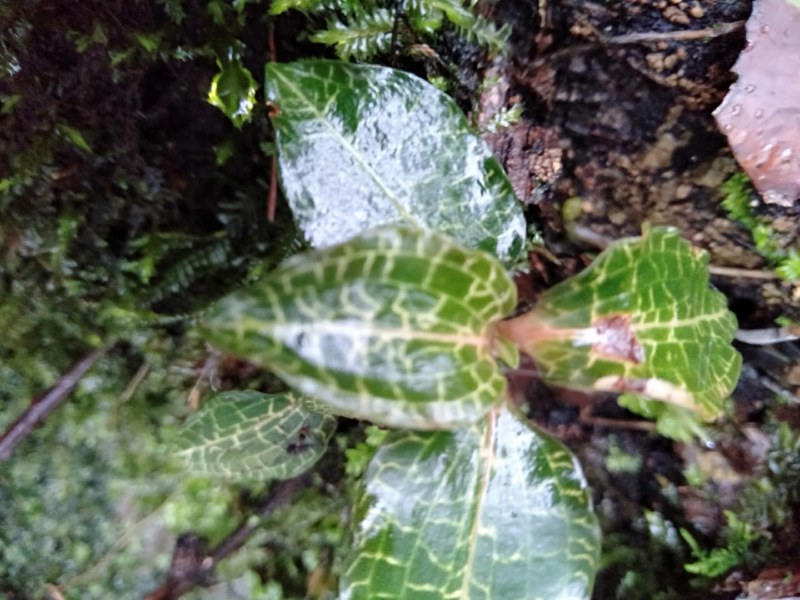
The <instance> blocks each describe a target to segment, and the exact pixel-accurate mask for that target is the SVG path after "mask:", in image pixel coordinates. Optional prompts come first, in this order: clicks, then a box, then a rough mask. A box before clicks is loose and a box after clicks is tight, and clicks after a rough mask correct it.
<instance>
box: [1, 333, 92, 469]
mask: <svg viewBox="0 0 800 600" xmlns="http://www.w3.org/2000/svg"><path fill="white" fill-rule="evenodd" d="M105 352H106V348H95V349H94V350H92V351H91V352H89V353H88V354H87V355H86V356H84V357H83V358H82V359H81V360H80V361H78V362H77V363H76V364H75V366H73V367H72V368H71V369H70V370H69V371H68V372H67V373H65V374H64V375H62V376H61V378H60V379H59V380H58V382H57V383H56V384H55V385H54V386H53V387H51V388H50V389H49V390H47V391H46V392H45V393H44V394H43V395H41V396H39V397H38V398H34V400H33V401H32V402H31V404H30V406H29V407H28V408H26V409H25V411H24V412H23V413H22V414H21V415H20V416H19V417H17V420H16V421H14V422H13V423H12V424H11V425H10V426H9V427H8V429H6V431H5V432H4V433H3V435H2V436H0V461H4V460H6V459H7V458H8V457H9V456H11V453H12V452H13V451H14V448H16V447H17V445H18V444H19V443H20V442H21V441H22V440H24V439H25V437H26V436H27V435H28V434H29V433H30V432H31V430H32V429H33V428H34V427H36V425H38V424H39V423H41V422H42V421H44V419H45V418H46V417H47V415H49V414H50V413H51V412H53V411H54V410H55V409H56V408H58V407H59V406H60V405H61V403H62V402H64V400H66V399H67V398H68V397H69V395H70V394H71V393H72V392H73V391H74V390H75V388H76V387H77V385H78V383H79V382H80V380H81V378H82V377H83V376H84V375H86V372H87V371H88V370H89V369H91V368H92V366H93V365H94V364H95V363H96V362H97V360H98V359H99V358H100V357H101V356H103V354H105Z"/></svg>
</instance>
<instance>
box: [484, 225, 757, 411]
mask: <svg viewBox="0 0 800 600" xmlns="http://www.w3.org/2000/svg"><path fill="white" fill-rule="evenodd" d="M496 329H497V333H498V335H499V336H500V337H502V338H505V339H509V340H512V341H513V342H515V343H516V344H517V345H518V346H519V347H520V349H522V350H523V351H524V352H526V353H527V354H529V355H530V356H531V357H532V358H533V359H534V361H535V362H536V364H537V367H538V370H539V373H540V374H541V376H542V378H543V379H544V380H545V381H548V382H550V383H552V384H555V385H560V386H564V387H568V388H572V389H583V390H588V391H610V392H620V393H631V394H636V395H638V396H642V397H647V398H649V399H650V400H655V401H657V402H650V403H649V404H651V405H654V406H655V407H654V408H652V409H651V408H650V407H646V413H647V415H648V416H655V417H660V416H661V415H662V414H664V411H665V410H666V407H667V406H671V407H675V410H681V411H685V410H688V411H690V412H692V413H694V414H696V415H698V416H699V417H700V418H702V419H713V418H715V417H717V416H719V415H720V414H721V413H722V409H723V403H724V401H725V399H726V398H727V397H728V395H729V394H730V393H731V391H732V390H733V387H734V385H735V384H736V381H737V379H738V376H739V368H740V366H741V357H740V356H739V354H738V353H737V352H736V350H734V349H733V346H731V340H732V338H733V334H734V332H735V331H736V319H735V317H734V316H733V314H732V313H731V312H730V311H729V310H728V307H727V305H726V300H725V297H724V296H723V295H722V294H720V293H719V292H716V291H714V290H711V289H710V288H709V286H708V256H707V255H706V254H705V253H698V252H696V251H695V250H694V249H693V248H692V247H691V246H690V245H689V244H688V243H687V242H686V241H685V240H683V239H681V237H680V236H679V235H678V232H677V231H676V230H674V229H667V228H653V229H651V230H645V232H644V235H643V236H642V237H641V238H635V239H624V240H619V241H617V242H615V243H613V244H611V245H610V246H609V247H608V248H607V249H606V250H605V251H604V252H603V253H602V254H600V256H598V257H597V258H596V259H595V261H594V262H593V263H592V265H591V266H590V267H589V268H587V269H586V270H585V271H583V272H582V273H580V274H579V275H577V276H575V277H572V278H570V279H568V280H566V281H563V282H562V283H560V284H558V285H556V286H555V287H552V288H550V289H549V290H547V291H546V292H545V293H544V294H542V295H541V296H540V297H539V300H538V302H537V304H536V306H535V307H534V309H533V310H532V311H531V312H529V313H526V314H524V315H522V316H519V317H516V318H514V319H510V320H508V321H502V322H501V323H498V324H497V326H496ZM638 412H644V411H638ZM673 412H674V411H673Z"/></svg>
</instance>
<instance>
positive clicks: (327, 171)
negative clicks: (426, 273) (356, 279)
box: [266, 60, 525, 263]
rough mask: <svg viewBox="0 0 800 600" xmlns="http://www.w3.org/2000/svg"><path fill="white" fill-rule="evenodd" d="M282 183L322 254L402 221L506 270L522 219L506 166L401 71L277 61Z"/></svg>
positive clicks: (440, 98) (435, 94)
mask: <svg viewBox="0 0 800 600" xmlns="http://www.w3.org/2000/svg"><path fill="white" fill-rule="evenodd" d="M266 92H267V97H268V99H269V100H270V101H271V102H272V103H273V114H274V116H273V118H272V123H273V125H274V127H275V135H276V143H277V147H278V159H279V164H280V173H281V182H282V186H283V190H284V193H285V195H286V199H287V200H288V201H289V204H290V205H291V207H292V212H293V213H294V216H295V219H297V222H298V224H299V225H300V228H301V229H302V230H303V231H304V232H305V234H306V237H307V238H308V240H309V241H310V242H311V244H312V245H313V246H314V247H316V248H323V247H327V246H331V245H334V244H338V243H340V242H343V241H345V240H347V239H349V238H351V237H353V236H355V235H358V234H359V233H361V232H362V231H366V230H367V229H370V228H373V227H376V226H379V225H388V224H406V225H413V226H415V227H420V228H429V229H435V230H438V231H442V232H444V233H448V234H450V235H451V236H453V237H454V238H456V239H457V240H458V241H459V242H461V243H462V244H463V245H464V246H466V247H468V248H479V249H482V250H486V251H487V252H491V253H493V254H495V255H496V256H497V257H499V258H500V259H501V260H503V261H505V262H507V263H514V262H516V261H517V260H519V259H520V257H521V256H522V255H523V243H524V240H525V219H524V218H523V216H522V210H521V208H520V205H519V202H518V201H517V199H516V198H515V196H514V192H513V190H512V188H511V184H510V183H509V181H508V178H507V177H506V175H505V173H504V172H503V169H502V167H501V166H500V164H499V163H498V162H497V160H496V159H495V158H494V157H493V156H492V152H491V150H490V149H489V147H488V146H487V145H486V143H485V142H484V141H483V140H482V139H481V138H480V137H479V136H478V135H476V134H475V133H474V132H473V131H472V130H471V129H470V127H469V125H468V123H467V120H466V118H465V117H464V115H463V114H462V113H461V111H460V110H459V108H458V106H457V105H456V104H455V102H453V100H452V99H451V98H449V97H448V96H446V95H445V94H443V93H441V92H440V91H439V90H437V89H436V88H435V87H433V86H432V85H430V84H429V83H427V82H425V81H423V80H422V79H419V78H418V77H415V76H414V75H410V74H408V73H405V72H403V71H398V70H395V69H390V68H387V67H378V66H370V65H354V64H348V63H344V62H339V61H329V60H305V61H298V62H294V63H288V64H277V63H269V64H268V65H267V68H266Z"/></svg>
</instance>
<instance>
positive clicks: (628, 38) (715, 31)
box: [531, 21, 744, 67]
mask: <svg viewBox="0 0 800 600" xmlns="http://www.w3.org/2000/svg"><path fill="white" fill-rule="evenodd" d="M742 27H744V21H733V22H731V23H720V24H719V25H718V26H715V27H706V28H704V29H688V30H686V29H684V30H678V31H642V32H634V33H626V34H622V35H616V36H604V35H603V34H601V33H600V32H599V31H598V30H597V29H595V28H592V31H593V32H594V34H595V35H596V36H597V40H596V41H589V42H586V43H583V44H576V45H574V46H567V47H566V48H561V49H560V50H556V51H555V52H551V53H549V54H546V55H544V56H541V57H540V58H538V59H537V60H535V61H534V62H533V63H532V65H531V66H532V67H541V66H543V65H544V64H546V63H548V62H552V61H553V60H555V59H560V58H564V57H568V56H572V55H574V54H580V53H581V52H590V51H592V50H596V49H598V48H603V47H604V46H625V45H627V44H648V43H654V42H687V41H694V40H710V39H712V38H715V37H720V36H723V35H728V34H729V33H733V32H734V31H738V30H739V29H741V28H742Z"/></svg>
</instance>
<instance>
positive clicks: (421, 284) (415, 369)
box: [207, 227, 516, 429]
mask: <svg viewBox="0 0 800 600" xmlns="http://www.w3.org/2000/svg"><path fill="white" fill-rule="evenodd" d="M515 304H516V289H515V287H514V285H513V282H512V281H511V280H510V279H509V277H508V275H507V274H506V272H505V269H504V268H503V266H502V265H501V264H500V263H499V262H497V260H495V259H494V258H493V257H492V256H490V255H489V254H486V253H484V252H480V251H476V250H468V249H465V248H463V247H461V246H459V245H458V244H457V243H456V242H455V241H454V240H452V239H451V238H449V237H447V236H445V235H442V234H439V233H435V232H432V231H426V230H420V229H414V228H409V227H384V228H379V229H376V230H373V231H371V232H369V233H367V234H365V235H364V236H361V237H359V238H356V239H353V240H351V241H350V242H347V243H344V244H341V245H339V246H335V247H333V248H329V249H326V250H324V251H318V252H311V253H307V254H304V255H299V256H296V257H293V258H292V259H290V260H288V261H286V263H284V265H283V266H282V267H281V268H279V269H278V270H277V271H275V272H273V273H272V274H271V275H270V277H269V278H268V279H267V280H266V281H265V282H263V283H262V284H260V285H258V286H256V287H254V288H253V289H250V290H247V291H245V292H241V293H237V294H234V295H232V296H229V297H227V298H225V299H223V300H222V301H221V302H220V303H218V304H217V306H216V307H214V308H213V309H212V310H211V312H210V317H209V320H208V324H207V329H208V337H209V339H210V340H211V342H212V343H214V344H215V345H217V346H218V347H219V348H221V349H223V350H226V351H228V352H232V353H234V354H238V355H241V356H245V357H247V358H248V359H249V360H252V361H254V362H257V363H259V364H261V365H263V366H265V367H268V368H270V369H272V370H273V371H275V372H276V373H277V374H278V375H280V376H281V377H282V378H283V379H284V380H286V381H287V382H288V383H289V384H291V385H292V386H294V387H295V388H296V389H298V390H300V391H302V392H304V393H306V394H308V395H310V396H312V397H315V398H318V399H319V400H320V401H321V402H324V403H325V404H326V405H328V406H329V407H330V408H331V409H332V410H334V412H337V413H339V414H345V415H349V416H354V417H358V418H363V419H368V420H371V421H373V422H376V423H381V424H385V425H390V426H397V427H407V428H417V429H439V428H446V427H450V426H453V425H457V424H466V423H470V422H473V421H475V420H477V419H479V418H480V417H481V416H482V415H483V414H485V413H486V411H488V410H489V409H490V408H491V407H492V406H494V405H495V404H496V402H497V401H498V400H499V399H500V398H501V397H502V396H503V394H504V392H505V387H506V381H505V377H504V376H503V374H502V373H501V371H500V368H499V367H498V365H497V363H496V362H495V358H494V355H493V348H492V345H491V339H490V329H491V325H492V324H493V323H494V322H495V321H497V320H499V319H501V318H502V317H503V316H504V315H506V314H508V313H509V312H510V311H511V310H513V308H514V305H515Z"/></svg>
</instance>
